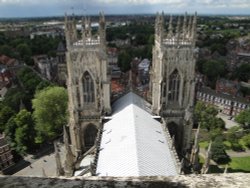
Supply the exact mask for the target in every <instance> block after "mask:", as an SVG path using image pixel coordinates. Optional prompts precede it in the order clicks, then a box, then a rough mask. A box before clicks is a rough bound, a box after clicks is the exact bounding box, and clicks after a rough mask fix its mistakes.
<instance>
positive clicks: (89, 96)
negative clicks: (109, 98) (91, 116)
mask: <svg viewBox="0 0 250 188" xmlns="http://www.w3.org/2000/svg"><path fill="white" fill-rule="evenodd" d="M82 79H83V80H82V82H83V101H84V103H93V102H94V101H95V90H94V81H93V79H92V77H91V75H90V74H89V73H88V72H85V73H84V75H83V78H82Z"/></svg>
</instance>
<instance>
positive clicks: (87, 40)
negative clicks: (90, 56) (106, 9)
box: [65, 13, 106, 50]
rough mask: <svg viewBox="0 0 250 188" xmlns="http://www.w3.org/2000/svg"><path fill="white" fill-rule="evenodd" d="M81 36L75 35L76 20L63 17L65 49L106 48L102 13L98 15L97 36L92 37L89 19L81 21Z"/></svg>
mask: <svg viewBox="0 0 250 188" xmlns="http://www.w3.org/2000/svg"><path fill="white" fill-rule="evenodd" d="M81 24H82V31H81V36H79V34H78V33H77V28H76V20H75V19H74V18H73V19H69V18H68V16H67V15H65V36H66V43H67V49H68V50H69V49H75V48H83V47H86V48H98V46H99V47H105V46H106V23H105V17H104V14H103V13H100V18H99V30H98V33H97V35H92V28H91V20H90V18H86V17H85V19H82V21H81Z"/></svg>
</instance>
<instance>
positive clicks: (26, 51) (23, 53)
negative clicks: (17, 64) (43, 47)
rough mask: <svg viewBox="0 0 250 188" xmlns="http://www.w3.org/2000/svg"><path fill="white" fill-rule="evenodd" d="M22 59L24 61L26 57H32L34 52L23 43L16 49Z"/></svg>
mask: <svg viewBox="0 0 250 188" xmlns="http://www.w3.org/2000/svg"><path fill="white" fill-rule="evenodd" d="M16 49H17V51H18V53H19V55H20V57H21V58H22V59H24V58H25V57H26V58H27V57H30V56H31V55H32V51H31V49H30V47H29V46H28V45H27V44H26V43H21V44H19V45H18V46H17V47H16Z"/></svg>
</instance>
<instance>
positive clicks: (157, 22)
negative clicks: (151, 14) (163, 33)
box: [155, 12, 160, 35]
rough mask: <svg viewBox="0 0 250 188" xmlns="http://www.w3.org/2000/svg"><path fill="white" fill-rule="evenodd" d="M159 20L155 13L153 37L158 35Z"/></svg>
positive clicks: (157, 14)
mask: <svg viewBox="0 0 250 188" xmlns="http://www.w3.org/2000/svg"><path fill="white" fill-rule="evenodd" d="M159 19H160V18H159V12H157V13H156V17H155V35H159Z"/></svg>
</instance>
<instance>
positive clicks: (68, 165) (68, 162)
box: [63, 126, 74, 176]
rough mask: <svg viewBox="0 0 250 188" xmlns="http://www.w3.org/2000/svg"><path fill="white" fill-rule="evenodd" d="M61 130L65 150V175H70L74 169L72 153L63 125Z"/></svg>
mask: <svg viewBox="0 0 250 188" xmlns="http://www.w3.org/2000/svg"><path fill="white" fill-rule="evenodd" d="M63 130H64V145H65V150H66V159H65V175H66V176H72V175H73V170H74V155H73V154H72V151H71V148H70V146H69V136H68V132H67V130H66V127H65V126H64V127H63Z"/></svg>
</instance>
